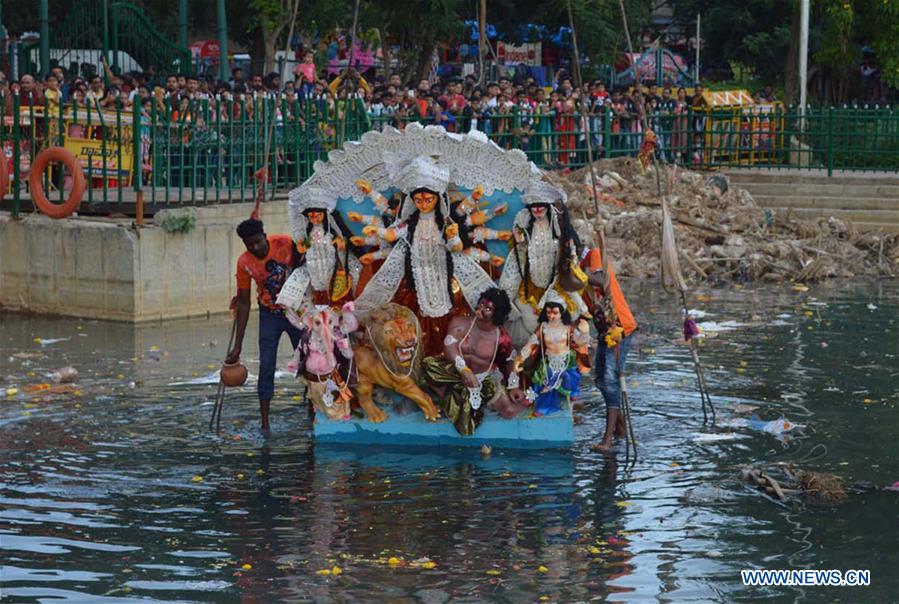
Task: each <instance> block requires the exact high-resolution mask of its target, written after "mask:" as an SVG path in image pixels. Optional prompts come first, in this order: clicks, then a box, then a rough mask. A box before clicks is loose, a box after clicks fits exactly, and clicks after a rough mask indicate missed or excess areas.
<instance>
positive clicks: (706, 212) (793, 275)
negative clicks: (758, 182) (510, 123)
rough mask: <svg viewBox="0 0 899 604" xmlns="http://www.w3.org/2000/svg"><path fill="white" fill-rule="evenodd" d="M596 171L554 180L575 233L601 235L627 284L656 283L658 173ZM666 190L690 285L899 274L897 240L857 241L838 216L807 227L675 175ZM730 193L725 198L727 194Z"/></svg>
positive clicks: (715, 179)
mask: <svg viewBox="0 0 899 604" xmlns="http://www.w3.org/2000/svg"><path fill="white" fill-rule="evenodd" d="M593 168H594V170H595V175H596V188H597V191H596V197H597V198H598V201H599V212H598V213H597V212H596V210H595V208H594V200H593V197H594V194H593V188H592V184H591V178H590V173H589V169H588V168H586V167H585V168H582V169H580V170H575V171H572V172H569V173H567V174H562V173H559V172H546V173H545V176H546V179H547V180H549V181H551V182H553V183H554V184H556V185H558V186H560V187H561V188H563V189H565V191H566V192H567V193H568V206H569V208H570V209H571V211H572V215H573V218H574V224H575V227H576V228H577V229H578V232H579V233H580V235H581V237H582V238H583V239H585V241H592V239H593V237H592V231H593V230H596V229H603V232H604V234H605V238H606V246H607V249H609V250H610V251H611V252H612V255H613V256H614V258H615V261H616V272H617V274H618V275H620V276H626V277H632V278H638V279H646V278H657V277H658V276H659V271H660V252H661V222H662V220H661V200H660V197H659V194H658V185H657V178H656V175H655V173H654V172H653V169H650V170H649V171H648V172H647V174H645V175H644V174H641V171H640V168H639V165H638V163H637V162H636V161H635V160H633V159H631V158H619V159H603V160H599V161H597V162H595V163H594V164H593ZM659 169H660V170H662V173H661V174H660V175H659V179H658V180H659V181H660V182H661V185H662V192H663V194H664V195H665V198H666V200H667V202H668V206H669V208H670V210H671V219H672V221H673V223H674V228H675V232H676V237H677V243H678V247H679V250H680V255H681V258H680V260H681V265H682V267H683V271H684V277H685V278H686V279H688V280H690V281H694V282H695V281H712V282H727V281H738V282H754V281H765V282H783V281H799V282H812V281H820V280H823V279H829V278H834V277H853V276H861V275H870V276H895V275H896V274H897V273H899V235H885V234H881V233H871V232H865V233H860V232H858V231H857V230H856V229H855V228H854V227H853V225H852V224H851V223H848V222H846V221H843V220H839V219H837V218H834V217H830V218H819V219H817V220H806V219H802V218H800V217H799V216H797V215H796V214H795V213H794V212H792V211H786V212H783V211H774V210H771V209H766V208H762V207H759V206H758V205H757V204H756V203H755V201H754V200H753V198H752V195H750V193H749V192H748V191H746V190H745V189H740V188H737V187H733V186H728V184H727V182H726V180H725V179H724V178H723V177H722V176H720V175H714V176H712V177H711V178H710V177H709V176H708V175H704V174H700V173H698V172H691V171H689V170H684V169H681V168H674V167H672V166H660V168H659ZM722 189H724V190H722Z"/></svg>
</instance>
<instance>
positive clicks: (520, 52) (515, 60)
mask: <svg viewBox="0 0 899 604" xmlns="http://www.w3.org/2000/svg"><path fill="white" fill-rule="evenodd" d="M496 56H497V58H498V59H499V61H500V63H504V64H506V65H521V64H522V63H523V64H525V65H529V66H532V67H539V66H540V65H541V64H542V61H543V43H542V42H528V43H526V44H507V43H506V42H498V43H497V45H496Z"/></svg>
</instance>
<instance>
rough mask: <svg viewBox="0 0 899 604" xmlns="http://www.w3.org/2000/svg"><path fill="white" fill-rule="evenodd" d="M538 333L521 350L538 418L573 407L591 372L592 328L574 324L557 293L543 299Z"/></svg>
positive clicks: (520, 358) (582, 324)
mask: <svg viewBox="0 0 899 604" xmlns="http://www.w3.org/2000/svg"><path fill="white" fill-rule="evenodd" d="M543 299H544V303H543V310H542V311H541V312H540V318H539V319H538V321H539V325H538V327H537V331H536V332H535V333H534V334H533V335H531V337H530V338H529V339H528V341H527V343H526V344H525V345H524V346H523V347H522V348H521V353H520V356H519V362H520V363H521V364H522V365H524V370H525V374H526V375H527V377H528V379H529V381H530V382H531V384H532V385H531V387H530V388H529V395H530V398H532V400H533V401H534V413H535V414H536V415H549V414H551V413H556V412H557V411H560V410H561V409H562V408H563V406H564V405H570V404H571V399H572V397H576V396H577V395H578V394H579V393H580V383H581V376H582V375H583V374H584V373H586V372H588V371H589V370H590V355H589V354H588V349H587V346H588V344H589V341H590V328H589V326H588V325H587V322H586V321H584V320H583V319H582V320H581V321H579V322H578V324H577V326H575V325H572V324H571V315H570V314H569V313H568V309H567V307H566V305H565V301H564V300H562V298H561V296H559V294H558V293H556V292H555V291H554V290H548V291H547V293H546V295H544V298H543Z"/></svg>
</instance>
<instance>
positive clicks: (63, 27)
mask: <svg viewBox="0 0 899 604" xmlns="http://www.w3.org/2000/svg"><path fill="white" fill-rule="evenodd" d="M103 1H106V0H79V1H78V2H76V3H74V4H73V7H72V9H71V10H69V12H68V13H67V14H66V17H65V19H64V20H63V21H62V23H61V24H60V25H59V26H58V27H54V28H53V30H52V31H51V34H50V46H51V48H54V49H60V48H65V49H96V50H103V51H108V52H109V54H110V55H111V56H109V57H107V60H108V61H109V62H110V64H111V65H112V67H113V69H114V70H116V71H118V70H119V68H120V67H122V66H120V65H119V64H118V62H119V58H120V57H119V51H122V52H125V53H127V54H128V55H129V56H130V57H131V58H132V59H133V60H134V61H135V62H136V63H137V64H138V65H139V66H140V67H141V68H142V69H143V70H144V71H150V69H151V67H152V68H153V71H154V72H155V73H156V74H162V75H166V74H175V73H185V72H187V71H190V70H191V69H192V67H191V55H190V50H188V49H187V48H182V47H180V46H178V45H176V44H173V43H172V42H170V41H169V40H168V39H166V37H165V36H164V35H163V34H162V33H160V32H159V31H158V30H157V29H156V27H155V26H154V25H153V23H152V22H151V21H150V19H149V18H148V17H147V15H146V13H144V11H143V10H142V9H140V8H138V7H137V6H135V5H133V4H131V3H130V2H112V3H110V4H108V5H107V7H106V8H107V13H106V14H107V17H108V21H109V24H108V28H107V31H104V29H103V28H104V25H103V23H104V20H103V4H102V2H103ZM36 47H37V46H36V43H35V44H24V45H22V47H21V49H20V52H19V61H20V63H19V65H20V67H19V73H32V74H34V73H39V72H40V71H41V69H43V68H44V66H40V68H39V66H38V64H37V63H36V62H35V60H34V59H35V54H36V53H35V52H34V49H35V48H36ZM70 52H71V50H69V51H66V53H65V54H63V55H62V56H60V57H57V58H56V60H55V62H56V63H57V64H59V65H62V66H64V67H68V63H69V58H70V55H69V53H70ZM51 64H52V61H51ZM95 67H97V68H98V69H99V65H96V66H95ZM100 71H101V73H102V70H100ZM82 75H83V74H82Z"/></svg>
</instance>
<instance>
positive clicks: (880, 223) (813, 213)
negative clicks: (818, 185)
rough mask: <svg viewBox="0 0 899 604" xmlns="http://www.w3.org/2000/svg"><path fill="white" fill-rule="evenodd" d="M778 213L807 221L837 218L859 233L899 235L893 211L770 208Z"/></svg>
mask: <svg viewBox="0 0 899 604" xmlns="http://www.w3.org/2000/svg"><path fill="white" fill-rule="evenodd" d="M769 209H771V210H775V211H776V212H778V213H787V212H793V214H795V215H796V216H799V217H801V218H805V219H808V220H815V219H817V218H822V217H823V218H829V217H831V216H833V217H834V218H839V219H840V220H845V221H847V222H851V223H852V225H853V226H854V227H855V228H856V229H858V230H860V231H883V232H885V233H899V220H897V219H896V217H895V212H894V211H888V210H834V209H827V208H796V207H782V206H781V207H770V208H769Z"/></svg>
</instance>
